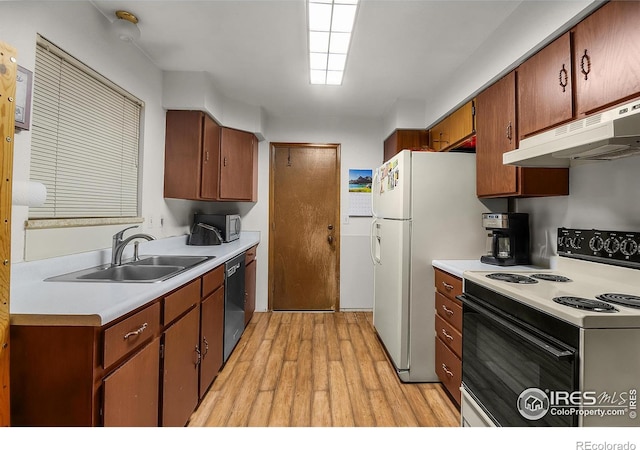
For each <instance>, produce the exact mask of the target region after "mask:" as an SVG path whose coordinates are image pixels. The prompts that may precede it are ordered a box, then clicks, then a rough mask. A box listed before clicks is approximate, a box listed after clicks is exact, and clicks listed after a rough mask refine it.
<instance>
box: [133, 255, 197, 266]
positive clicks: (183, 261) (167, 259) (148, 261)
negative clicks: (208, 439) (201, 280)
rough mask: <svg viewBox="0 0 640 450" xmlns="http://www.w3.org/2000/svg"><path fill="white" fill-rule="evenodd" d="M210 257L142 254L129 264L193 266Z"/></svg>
mask: <svg viewBox="0 0 640 450" xmlns="http://www.w3.org/2000/svg"><path fill="white" fill-rule="evenodd" d="M207 259H209V257H208V256H180V255H154V256H141V257H140V260H139V261H132V262H130V263H129V264H128V265H129V266H182V267H191V266H195V265H196V264H199V263H201V262H204V261H206V260H207Z"/></svg>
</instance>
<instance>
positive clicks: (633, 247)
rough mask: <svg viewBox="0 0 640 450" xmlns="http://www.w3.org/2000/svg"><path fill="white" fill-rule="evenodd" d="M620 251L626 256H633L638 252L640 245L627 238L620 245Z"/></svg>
mask: <svg viewBox="0 0 640 450" xmlns="http://www.w3.org/2000/svg"><path fill="white" fill-rule="evenodd" d="M620 251H621V252H622V254H623V255H625V256H631V255H633V254H634V253H635V252H637V251H638V243H637V242H636V241H634V240H633V239H631V238H627V239H625V240H624V241H622V243H621V244H620Z"/></svg>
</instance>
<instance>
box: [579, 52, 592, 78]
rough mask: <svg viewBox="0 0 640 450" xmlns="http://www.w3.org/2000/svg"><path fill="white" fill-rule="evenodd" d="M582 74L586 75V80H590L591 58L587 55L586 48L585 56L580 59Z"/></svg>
mask: <svg viewBox="0 0 640 450" xmlns="http://www.w3.org/2000/svg"><path fill="white" fill-rule="evenodd" d="M585 66H586V68H585ZM580 72H582V74H583V75H584V79H585V80H587V79H589V73H590V72H591V57H590V56H589V55H587V49H586V48H585V49H584V55H582V58H580Z"/></svg>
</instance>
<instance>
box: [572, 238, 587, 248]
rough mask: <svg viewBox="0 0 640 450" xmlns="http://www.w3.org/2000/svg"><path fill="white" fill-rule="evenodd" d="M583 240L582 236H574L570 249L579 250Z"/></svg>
mask: <svg viewBox="0 0 640 450" xmlns="http://www.w3.org/2000/svg"><path fill="white" fill-rule="evenodd" d="M583 240H584V238H583V237H582V236H576V237H574V238H573V239H571V242H570V244H571V247H573V248H575V249H576V250H578V249H580V248H581V247H582V241H583Z"/></svg>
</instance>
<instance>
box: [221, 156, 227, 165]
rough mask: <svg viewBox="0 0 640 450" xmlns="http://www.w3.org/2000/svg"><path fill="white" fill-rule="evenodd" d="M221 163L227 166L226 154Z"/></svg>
mask: <svg viewBox="0 0 640 450" xmlns="http://www.w3.org/2000/svg"><path fill="white" fill-rule="evenodd" d="M222 165H223V166H225V167H227V158H226V156H225V157H224V159H223V160H222Z"/></svg>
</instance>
